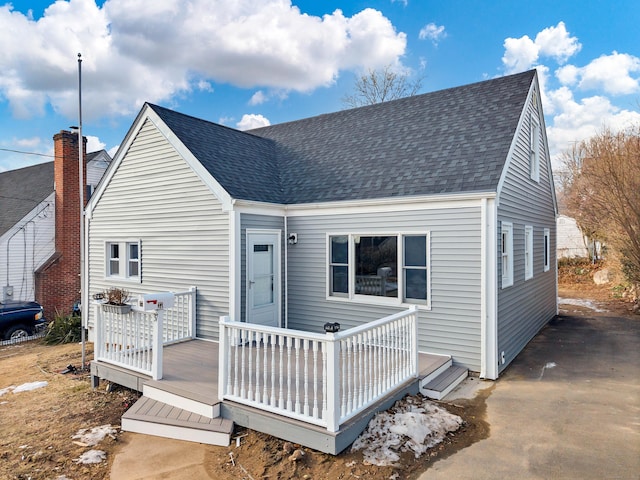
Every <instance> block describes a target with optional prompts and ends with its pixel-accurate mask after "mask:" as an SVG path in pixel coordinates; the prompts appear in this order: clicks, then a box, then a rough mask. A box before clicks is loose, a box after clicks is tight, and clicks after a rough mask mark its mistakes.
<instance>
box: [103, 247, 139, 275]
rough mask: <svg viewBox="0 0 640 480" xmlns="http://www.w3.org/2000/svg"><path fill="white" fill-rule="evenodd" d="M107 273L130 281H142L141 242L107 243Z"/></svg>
mask: <svg viewBox="0 0 640 480" xmlns="http://www.w3.org/2000/svg"><path fill="white" fill-rule="evenodd" d="M106 252H107V255H106V256H107V258H106V260H107V261H106V265H105V273H106V276H107V277H115V278H119V279H126V280H130V281H136V282H139V281H140V265H141V264H140V241H139V240H136V241H123V242H107V247H106Z"/></svg>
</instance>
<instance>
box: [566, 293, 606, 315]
mask: <svg viewBox="0 0 640 480" xmlns="http://www.w3.org/2000/svg"><path fill="white" fill-rule="evenodd" d="M558 303H559V304H560V305H573V306H576V307H585V308H588V309H590V310H593V311H594V312H598V313H603V312H606V311H607V310H603V309H601V308H599V307H597V306H596V305H595V304H594V303H593V302H592V301H591V300H582V299H578V298H561V297H558Z"/></svg>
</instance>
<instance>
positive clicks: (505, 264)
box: [500, 222, 513, 288]
mask: <svg viewBox="0 0 640 480" xmlns="http://www.w3.org/2000/svg"><path fill="white" fill-rule="evenodd" d="M501 229H502V234H501V242H500V244H501V245H500V250H501V256H502V288H506V287H510V286H511V285H513V224H512V223H510V222H501Z"/></svg>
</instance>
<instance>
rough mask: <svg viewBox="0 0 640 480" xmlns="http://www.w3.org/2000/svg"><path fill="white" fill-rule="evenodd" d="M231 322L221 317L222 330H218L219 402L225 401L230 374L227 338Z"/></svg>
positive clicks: (227, 318)
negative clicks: (228, 324)
mask: <svg viewBox="0 0 640 480" xmlns="http://www.w3.org/2000/svg"><path fill="white" fill-rule="evenodd" d="M228 321H229V317H228V316H223V317H220V321H219V322H218V323H219V325H220V328H219V330H218V400H220V401H222V400H224V395H225V393H226V389H227V376H228V374H229V355H228V352H227V350H228V349H229V340H228V336H227V327H226V325H225V323H226V322H228Z"/></svg>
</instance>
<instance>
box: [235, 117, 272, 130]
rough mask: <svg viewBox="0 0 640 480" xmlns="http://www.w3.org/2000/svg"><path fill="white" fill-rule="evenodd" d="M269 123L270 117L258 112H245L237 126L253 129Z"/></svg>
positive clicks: (240, 128) (243, 128) (242, 128)
mask: <svg viewBox="0 0 640 480" xmlns="http://www.w3.org/2000/svg"><path fill="white" fill-rule="evenodd" d="M269 125H271V122H270V121H269V119H268V118H266V117H264V116H262V115H260V114H256V113H245V114H244V115H243V116H242V119H241V120H240V121H239V122H238V123H236V127H238V129H239V130H251V129H253V128H260V127H267V126H269Z"/></svg>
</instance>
